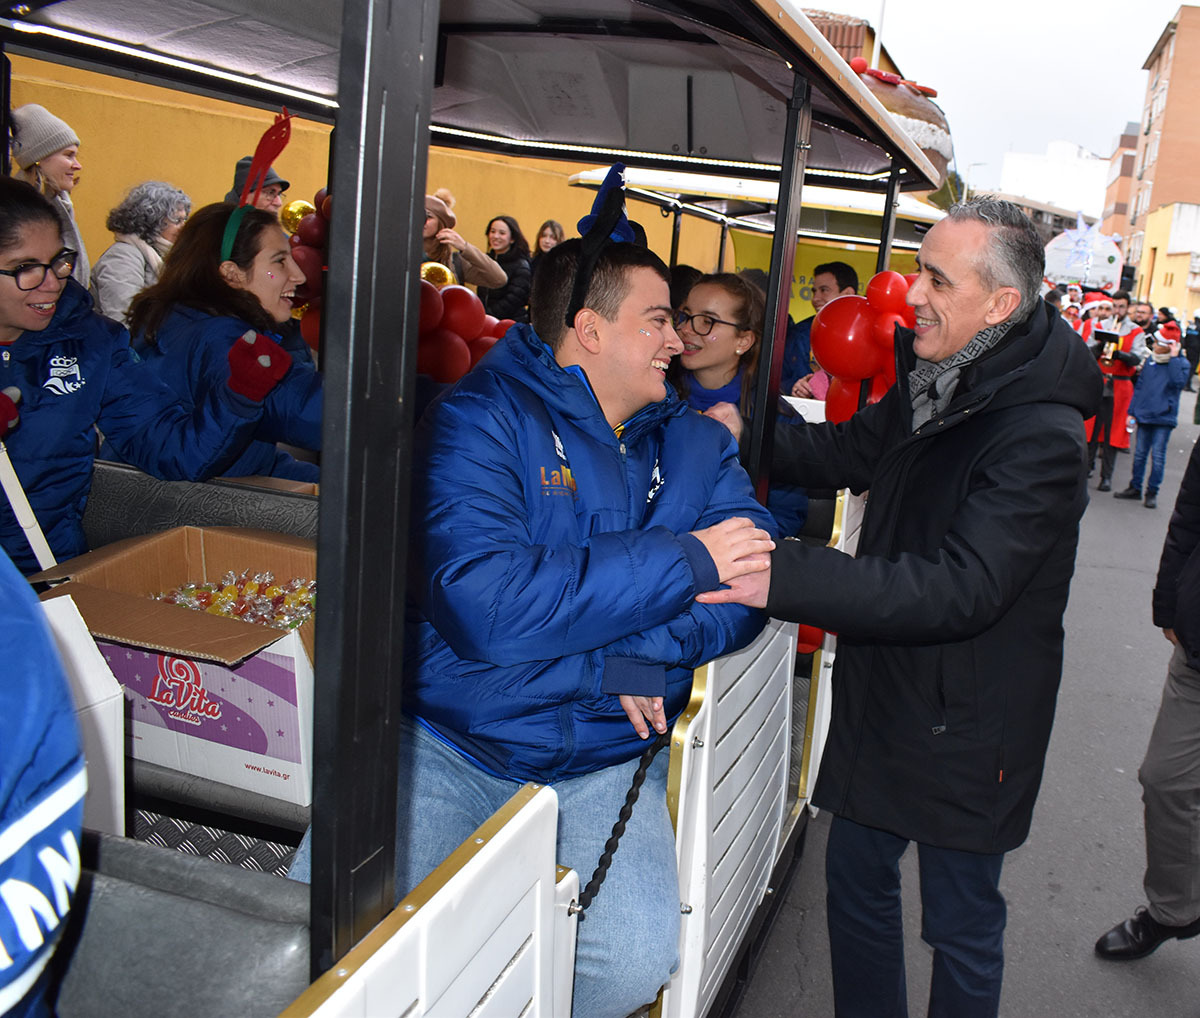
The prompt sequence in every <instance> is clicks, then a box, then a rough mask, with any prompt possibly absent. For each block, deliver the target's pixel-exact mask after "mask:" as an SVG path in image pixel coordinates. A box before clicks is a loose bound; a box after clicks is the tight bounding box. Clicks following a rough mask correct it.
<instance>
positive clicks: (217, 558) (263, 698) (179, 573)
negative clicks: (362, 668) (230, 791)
mask: <svg viewBox="0 0 1200 1018" xmlns="http://www.w3.org/2000/svg"><path fill="white" fill-rule="evenodd" d="M230 570H232V571H233V572H235V573H241V572H242V571H243V570H249V571H250V572H251V573H257V572H262V571H265V570H270V571H271V572H272V573H274V574H275V578H276V580H277V581H279V582H281V583H282V582H286V581H287V580H291V579H293V578H295V577H306V578H308V579H312V578H314V577H315V576H316V548H315V545H314V543H313V542H312V541H310V540H306V539H304V538H299V537H290V536H287V535H283V534H276V533H272V532H270V531H266V530H248V529H242V528H237V527H177V528H176V529H174V530H166V531H162V532H160V533H157V534H147V535H144V536H142V537H133V538H129V539H128V540H125V541H117V542H116V543H114V544H110V545H107V546H105V547H104V548H100V549H98V550H96V551H93V552H88V553H87V554H86V555H81V556H79V557H78V558H76V559H72V560H71V561H70V562H65V563H63V564H62V565H59V566H56V567H55V568H54V569H48V570H46V571H44V572H42V573H39V574H37V575H36V576H34V577H31V579H32V580H34V581H49V580H68V581H69V582H66V583H62V584H61V585H60V586H57V587H55V588H53V589H52V590H50V591H49V592H48V593H47V594H44V595H43V598H55V597H61V596H63V595H65V594H69V595H71V597H72V598H73V599H74V601H75V603H76V605H77V606H78V608H79V611H80V614H81V615H82V616H83V618H84V620H85V621H86V623H87V627H88V630H89V631H90V632H91V634H92V635H93V636H94V637H95V638H96V643H97V646H98V647H99V648H100V652H101V653H102V654H103V656H104V658H105V660H106V661H107V663H108V665H109V667H110V668H111V669H112V672H113V674H114V675H115V676H116V678H117V681H118V682H120V683H121V685H122V686H124V687H125V707H126V712H127V713H126V716H127V719H128V724H127V727H126V738H127V740H128V741H127V752H128V753H129V754H130V755H132V756H133V757H134V758H135V759H138V760H145V761H148V762H151V763H156V764H160V765H162V766H164V767H170V768H173V769H175V770H178V771H182V772H184V773H186V774H195V775H198V776H200V777H204V778H209V779H211V780H214V781H220V782H223V783H224V784H227V785H232V786H234V787H237V788H246V789H249V790H251V791H254V792H259V793H262V794H264V795H269V796H272V797H274V798H277V799H283V800H285V801H287V802H294V803H297V804H299V805H301V806H307V805H309V804H310V803H311V802H312V681H313V670H312V661H313V629H314V622H313V620H312V619H309V621H308V622H306V623H305V624H304V625H303V626H302V627H301V628H300V629H298V630H296V631H294V632H290V633H285V634H281V632H280V630H278V629H271V628H268V627H266V626H260V625H254V624H251V623H247V622H242V621H239V620H237V619H228V618H223V617H221V616H217V615H209V614H207V613H205V612H199V611H193V610H191V609H188V608H181V607H179V606H177V605H171V604H166V603H164V602H162V601H155V600H152V597H153V595H155V594H158V593H162V592H164V591H167V590H171V589H172V588H174V587H177V586H179V585H180V584H182V583H185V582H191V583H204V582H214V583H219V582H220V581H221V579H222V577H223V576H224V575H225V574H226V573H227V572H229V571H230Z"/></svg>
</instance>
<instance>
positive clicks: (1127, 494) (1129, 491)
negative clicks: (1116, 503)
mask: <svg viewBox="0 0 1200 1018" xmlns="http://www.w3.org/2000/svg"><path fill="white" fill-rule="evenodd" d="M1141 497H1142V489H1141V488H1135V487H1134V486H1133V485H1132V484H1131V485H1130V486H1129V487H1128V488H1126V489H1125V490H1124V491H1114V492H1113V498H1128V499H1135V498H1141Z"/></svg>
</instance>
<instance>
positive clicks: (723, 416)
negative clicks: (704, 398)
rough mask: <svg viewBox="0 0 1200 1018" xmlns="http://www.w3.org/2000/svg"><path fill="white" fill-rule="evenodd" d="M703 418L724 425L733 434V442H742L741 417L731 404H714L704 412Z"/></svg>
mask: <svg viewBox="0 0 1200 1018" xmlns="http://www.w3.org/2000/svg"><path fill="white" fill-rule="evenodd" d="M704 416H705V417H711V418H712V419H713V420H714V421H720V422H721V423H722V424H724V425H725V427H727V428H728V429H729V430H730V432H731V433H732V434H733V438H734V441H737V442H740V441H741V440H742V415H741V414H740V413H739V412H738V408H737V407H735V406H734V405H733V404H732V403H714V404H713V405H712V406H710V407H709V408H708V409H707V410H705V411H704Z"/></svg>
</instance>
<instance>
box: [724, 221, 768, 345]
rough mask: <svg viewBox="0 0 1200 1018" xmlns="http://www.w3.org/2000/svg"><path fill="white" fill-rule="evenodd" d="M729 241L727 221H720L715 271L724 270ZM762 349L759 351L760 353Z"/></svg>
mask: <svg viewBox="0 0 1200 1018" xmlns="http://www.w3.org/2000/svg"><path fill="white" fill-rule="evenodd" d="M728 243H729V223H728V222H727V221H726V222H723V223H721V246H720V247H719V248H717V271H718V272H724V271H725V245H726V244H728ZM761 352H762V351H759V353H760V354H761Z"/></svg>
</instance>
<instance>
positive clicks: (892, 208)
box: [875, 159, 900, 272]
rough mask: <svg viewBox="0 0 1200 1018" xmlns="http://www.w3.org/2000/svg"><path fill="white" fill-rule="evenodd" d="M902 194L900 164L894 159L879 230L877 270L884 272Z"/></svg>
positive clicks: (889, 256) (890, 252)
mask: <svg viewBox="0 0 1200 1018" xmlns="http://www.w3.org/2000/svg"><path fill="white" fill-rule="evenodd" d="M899 195H900V165H899V164H898V163H897V162H896V161H895V160H894V159H893V160H892V172H891V173H890V174H889V175H888V184H887V196H886V197H885V198H884V199H883V227H882V229H881V230H880V232H879V256H878V257H877V258H876V259H875V271H876V272H882V271H883V270H884V269H886V268H887V267H888V262H889V261H890V260H891V257H892V235H893V234H894V233H895V232H896V204H897V201H898V198H899Z"/></svg>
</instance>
